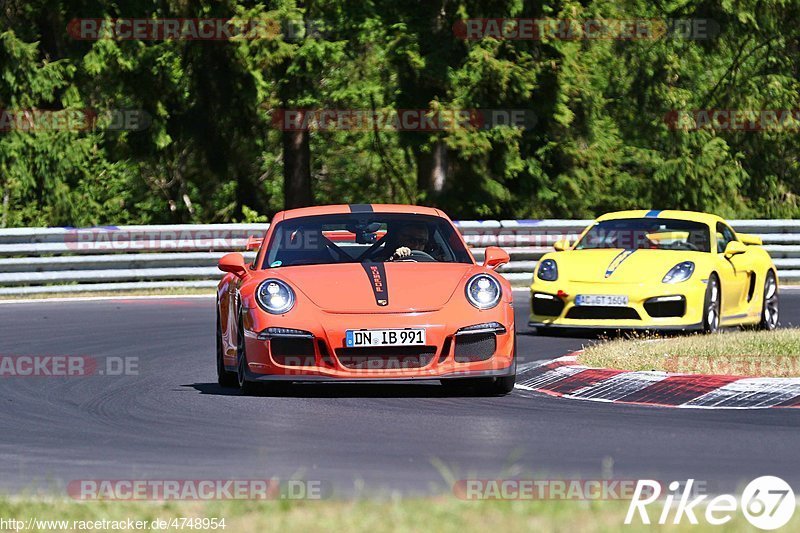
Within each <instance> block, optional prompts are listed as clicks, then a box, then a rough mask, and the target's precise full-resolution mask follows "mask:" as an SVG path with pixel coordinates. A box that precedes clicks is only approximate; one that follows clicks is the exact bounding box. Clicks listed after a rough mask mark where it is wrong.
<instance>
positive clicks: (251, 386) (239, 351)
mask: <svg viewBox="0 0 800 533" xmlns="http://www.w3.org/2000/svg"><path fill="white" fill-rule="evenodd" d="M237 329H238V330H239V331H238V332H237V334H236V381H237V383H238V384H239V390H240V391H242V394H244V395H246V396H251V395H253V394H256V393H257V392H259V386H258V383H254V382H252V381H247V351H246V349H245V342H244V324H242V321H241V319H240V320H239V327H238V328H237Z"/></svg>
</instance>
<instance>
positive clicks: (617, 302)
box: [575, 294, 628, 307]
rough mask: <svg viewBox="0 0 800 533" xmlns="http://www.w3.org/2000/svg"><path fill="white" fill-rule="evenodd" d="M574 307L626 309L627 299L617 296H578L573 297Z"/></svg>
mask: <svg viewBox="0 0 800 533" xmlns="http://www.w3.org/2000/svg"><path fill="white" fill-rule="evenodd" d="M575 305H593V306H602V307H627V306H628V297H627V296H620V295H617V294H579V295H577V296H575Z"/></svg>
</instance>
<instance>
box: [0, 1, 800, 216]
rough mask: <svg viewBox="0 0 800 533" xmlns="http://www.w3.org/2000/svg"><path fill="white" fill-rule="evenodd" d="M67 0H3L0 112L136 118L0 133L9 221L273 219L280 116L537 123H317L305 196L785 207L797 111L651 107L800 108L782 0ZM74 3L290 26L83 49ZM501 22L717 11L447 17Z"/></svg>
mask: <svg viewBox="0 0 800 533" xmlns="http://www.w3.org/2000/svg"><path fill="white" fill-rule="evenodd" d="M81 5H82V6H83V7H81V8H80V9H78V8H77V7H76V4H75V3H74V2H67V1H64V0H54V1H44V0H31V1H22V0H8V1H7V2H4V3H3V6H2V8H0V108H2V109H3V110H6V111H8V112H9V113H15V112H19V111H22V110H36V111H37V112H45V113H54V115H52V116H62V115H64V116H65V115H66V114H69V113H78V114H80V113H81V112H83V111H85V110H87V109H91V110H94V112H97V113H99V114H100V115H103V114H104V113H108V112H111V111H112V110H120V109H129V110H139V111H142V112H144V113H146V116H147V117H148V121H147V123H146V124H145V127H143V128H140V129H138V130H131V131H126V130H115V129H108V128H105V127H103V126H102V124H101V125H99V126H97V127H94V128H80V127H77V128H67V129H53V128H36V129H34V130H32V131H26V130H19V129H16V130H15V129H13V128H11V129H8V128H6V129H3V128H0V202H1V203H0V205H1V206H2V212H1V213H0V217H1V218H0V225H2V226H24V225H71V226H84V225H98V224H125V223H131V224H133V223H170V222H225V221H231V220H240V221H263V220H267V219H268V218H270V217H271V216H272V215H273V214H274V213H275V212H276V211H278V210H280V209H282V208H283V207H284V206H283V191H284V183H283V172H282V171H283V161H284V158H283V155H284V154H283V146H284V144H283V142H284V138H283V137H284V135H283V132H282V131H280V129H278V128H277V127H276V126H275V124H274V123H273V118H274V117H275V116H276V113H277V112H278V111H279V110H280V109H281V108H282V107H289V108H307V109H355V110H362V111H370V110H378V111H387V110H393V109H429V110H432V112H436V111H447V110H451V111H452V110H498V109H507V110H511V109H518V110H526V111H527V112H528V113H529V116H530V115H532V116H535V123H531V124H528V127H526V128H517V127H513V126H503V125H498V126H494V127H488V128H451V129H445V130H443V131H427V132H398V131H392V130H387V129H379V130H370V129H369V128H367V129H364V130H363V131H361V130H358V131H347V130H332V131H312V133H311V135H310V151H311V176H310V178H311V182H312V185H313V192H314V199H315V201H316V202H318V203H349V202H399V203H408V202H423V203H428V204H433V205H437V206H440V207H442V208H443V209H445V210H446V211H447V212H448V213H449V214H450V215H451V216H452V217H453V218H460V219H468V218H526V217H559V218H569V217H581V218H584V217H592V216H595V215H597V214H599V213H601V212H604V211H610V210H616V209H628V208H656V209H665V208H680V209H694V210H707V211H713V212H716V213H718V214H720V215H723V216H728V217H797V216H800V197H799V196H798V195H800V135H798V131H800V124H795V127H794V129H789V130H785V131H779V130H778V131H776V130H767V131H736V130H724V129H712V128H701V129H694V128H689V127H684V126H682V125H676V124H674V123H670V121H669V120H667V117H670V116H671V115H670V114H671V113H674V112H675V111H692V110H702V109H709V110H714V109H716V110H727V109H730V110H796V109H800V77H798V72H800V53H798V51H800V30H798V28H800V4H798V3H797V2H794V1H790V0H758V1H756V0H742V1H736V2H733V1H727V0H724V1H718V0H689V1H686V0H665V1H664V2H659V3H656V4H654V3H652V2H647V1H645V0H623V1H622V2H618V1H611V0H592V1H581V2H579V1H577V0H565V1H562V2H545V3H542V4H537V5H533V3H528V2H522V1H521V0H430V1H416V2H397V1H388V0H366V1H363V0H320V1H317V2H313V3H310V2H303V1H300V0H274V1H270V2H264V3H259V4H253V3H251V2H241V1H239V0H223V1H222V2H220V1H218V0H200V1H198V2H193V3H187V2H146V1H142V0H133V1H131V2H126V3H124V6H125V7H124V9H123V7H120V5H118V4H117V3H111V2H106V1H103V0H100V1H97V2H90V3H88V4H85V5H84V4H81ZM84 16H87V17H92V18H109V19H110V18H116V17H132V16H135V17H143V18H169V17H178V18H194V17H219V18H224V17H237V18H239V19H242V20H253V19H259V20H262V21H272V22H273V23H276V24H279V25H280V27H282V28H290V30H291V31H284V32H281V33H277V34H275V35H273V36H270V37H268V38H264V39H255V40H253V39H243V38H239V37H237V38H234V39H232V40H231V41H230V42H203V41H191V40H166V41H164V40H141V41H137V40H113V39H100V40H97V41H82V40H76V39H74V38H72V37H71V36H70V35H69V34H68V32H67V24H68V22H69V21H70V20H72V19H74V18H77V17H84ZM500 17H512V18H514V17H522V18H539V19H541V18H563V19H572V20H579V19H585V18H604V19H627V20H630V19H672V20H674V19H706V20H709V19H710V20H713V24H712V26H711V28H712V29H718V34H716V35H712V36H711V37H710V38H707V39H684V38H656V39H640V40H612V39H596V40H591V39H590V40H580V39H557V38H551V37H544V38H542V39H538V40H498V39H494V38H485V39H481V40H464V39H461V38H460V37H458V36H457V35H456V34H455V32H454V30H453V28H454V24H456V23H458V22H459V21H461V20H463V19H465V18H500ZM59 114H62V115H59ZM442 149H443V153H445V154H446V157H445V158H444V159H443V160H439V161H438V162H437V163H435V164H434V165H439V167H435V166H434V167H431V164H432V163H431V161H433V159H432V158H433V155H432V154H433V153H434V152H435V151H437V150H442ZM437 153H439V152H437ZM431 168H434V169H435V168H440V169H442V170H443V171H444V174H445V179H444V181H443V182H440V183H434V182H433V181H432V180H431V179H430V176H431V170H430V169H431Z"/></svg>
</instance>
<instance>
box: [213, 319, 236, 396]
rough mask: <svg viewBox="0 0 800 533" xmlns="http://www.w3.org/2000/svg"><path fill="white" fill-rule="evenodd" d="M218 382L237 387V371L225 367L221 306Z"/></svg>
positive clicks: (218, 325) (218, 338) (218, 329)
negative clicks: (230, 370)
mask: <svg viewBox="0 0 800 533" xmlns="http://www.w3.org/2000/svg"><path fill="white" fill-rule="evenodd" d="M217 383H219V385H220V386H221V387H236V386H237V385H238V383H237V382H236V373H235V372H229V371H228V370H226V369H225V360H224V359H223V358H222V330H221V329H220V322H219V307H217Z"/></svg>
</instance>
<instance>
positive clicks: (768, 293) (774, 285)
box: [758, 270, 778, 331]
mask: <svg viewBox="0 0 800 533" xmlns="http://www.w3.org/2000/svg"><path fill="white" fill-rule="evenodd" d="M758 327H759V329H765V330H768V331H772V330H773V329H775V328H777V327H778V282H777V280H776V279H775V273H774V272H772V271H771V270H770V271H769V272H767V279H766V280H765V281H764V303H763V304H762V307H761V322H759V324H758Z"/></svg>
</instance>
